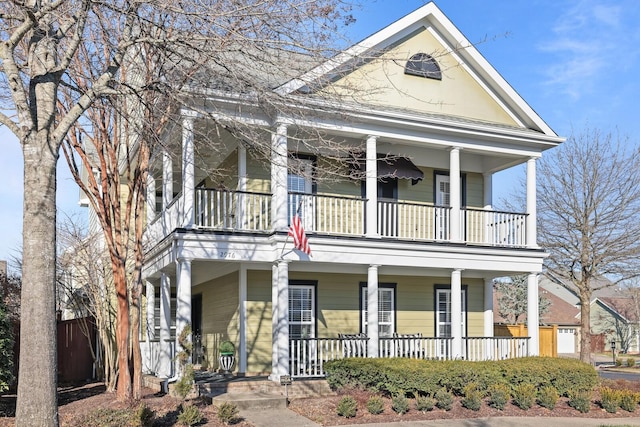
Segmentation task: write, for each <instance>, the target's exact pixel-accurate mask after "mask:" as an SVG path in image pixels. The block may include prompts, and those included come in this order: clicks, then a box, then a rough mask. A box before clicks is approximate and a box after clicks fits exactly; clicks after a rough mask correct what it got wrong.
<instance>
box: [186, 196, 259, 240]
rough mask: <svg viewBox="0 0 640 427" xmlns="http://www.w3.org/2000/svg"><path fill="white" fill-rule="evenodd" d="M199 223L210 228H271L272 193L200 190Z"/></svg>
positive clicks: (197, 198)
mask: <svg viewBox="0 0 640 427" xmlns="http://www.w3.org/2000/svg"><path fill="white" fill-rule="evenodd" d="M195 209H196V210H195V212H196V225H198V226H200V227H206V228H216V229H223V230H243V231H267V230H269V229H270V228H271V194H267V193H249V192H244V191H229V190H214V189H209V188H197V189H196V201H195Z"/></svg>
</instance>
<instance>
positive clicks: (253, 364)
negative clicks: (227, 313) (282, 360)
mask: <svg viewBox="0 0 640 427" xmlns="http://www.w3.org/2000/svg"><path fill="white" fill-rule="evenodd" d="M247 282H248V283H247V355H248V357H249V359H248V361H247V372H248V373H266V372H271V330H272V325H271V272H270V271H248V272H247Z"/></svg>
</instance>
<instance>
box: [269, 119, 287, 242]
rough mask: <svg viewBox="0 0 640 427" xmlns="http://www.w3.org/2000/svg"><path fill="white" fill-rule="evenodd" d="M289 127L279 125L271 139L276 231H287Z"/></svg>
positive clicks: (272, 211) (272, 188)
mask: <svg viewBox="0 0 640 427" xmlns="http://www.w3.org/2000/svg"><path fill="white" fill-rule="evenodd" d="M287 154H288V153H287V126H286V125H283V124H279V125H278V126H277V128H276V132H275V133H274V134H273V136H272V138H271V214H272V217H273V219H272V221H273V229H274V231H284V230H286V229H287V227H288V224H289V219H288V218H287V206H288V204H287V201H288V197H289V195H288V192H287V176H288V171H287Z"/></svg>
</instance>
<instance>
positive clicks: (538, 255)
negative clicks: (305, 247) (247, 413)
mask: <svg viewBox="0 0 640 427" xmlns="http://www.w3.org/2000/svg"><path fill="white" fill-rule="evenodd" d="M275 78H276V77H274V79H275ZM273 90H274V91H276V92H277V93H278V94H280V95H282V96H283V97H284V98H285V99H290V102H291V103H305V106H306V111H307V113H306V115H305V117H304V119H303V118H300V117H299V116H287V115H286V114H280V115H278V116H277V117H276V118H275V119H274V118H273V117H271V116H270V115H268V114H266V113H265V114H263V115H262V116H261V115H260V114H259V113H260V112H259V111H257V112H256V111H254V110H251V109H252V108H255V106H254V105H249V104H250V102H249V101H248V100H247V99H248V98H246V97H245V96H244V94H238V93H226V92H224V91H222V90H210V91H207V92H202V96H201V99H200V100H198V108H206V106H207V105H209V106H215V111H216V112H217V114H219V116H220V118H219V120H220V121H224V120H225V117H227V118H233V120H235V121H242V120H243V119H244V120H246V124H247V125H250V124H251V122H253V123H256V126H258V125H259V126H263V127H266V128H267V129H268V130H269V132H263V133H262V134H261V135H262V138H264V140H263V141H262V142H266V143H268V144H270V158H262V159H261V158H259V157H254V156H251V155H250V154H251V153H250V150H251V141H245V140H242V139H241V138H236V137H235V136H234V135H233V133H232V132H229V133H227V132H225V131H224V130H222V131H216V132H218V138H220V146H221V147H222V146H223V147H224V149H222V148H221V149H220V150H218V151H216V152H215V154H211V155H209V156H208V157H203V159H204V160H202V161H206V162H207V163H208V164H207V165H206V166H207V167H203V166H202V165H200V166H197V165H196V163H197V162H194V158H195V156H196V154H194V153H199V152H201V151H202V150H199V147H200V145H199V143H200V142H199V139H198V137H199V135H201V134H204V133H207V129H208V127H209V126H211V123H210V119H209V120H207V119H205V118H204V116H203V115H202V114H197V113H196V108H193V107H190V105H189V104H188V103H185V105H184V106H183V108H182V110H181V113H182V117H181V120H182V128H181V129H178V130H177V131H173V132H167V144H166V147H168V148H167V153H165V154H164V155H163V156H160V157H159V158H160V159H161V161H158V162H156V163H155V166H154V169H153V170H152V174H153V176H152V177H151V178H150V179H149V186H148V187H149V204H148V226H147V230H146V235H147V239H148V243H149V247H148V251H147V253H146V261H145V267H144V276H145V279H146V283H147V289H146V295H147V300H146V301H147V324H148V326H149V327H148V328H146V333H147V337H146V339H147V342H146V343H143V345H142V346H143V350H144V355H145V366H146V369H147V370H148V371H150V372H154V373H155V374H156V375H158V376H160V377H169V376H171V375H173V374H174V368H173V367H172V364H173V362H172V354H173V353H172V352H173V351H175V346H176V345H177V344H176V343H175V342H174V338H172V337H174V336H175V332H173V333H172V330H173V331H175V330H177V331H180V330H182V328H184V327H185V325H187V324H188V323H191V324H192V328H193V331H194V340H195V341H196V343H197V344H198V348H201V349H202V356H201V357H200V356H198V359H199V361H200V359H201V361H203V363H204V364H205V366H207V367H209V368H211V369H217V368H218V361H217V357H218V354H217V347H218V345H219V343H220V342H221V341H223V340H227V339H228V340H231V341H232V342H234V343H235V345H236V349H237V350H236V358H237V363H236V366H235V368H234V370H235V372H237V373H239V374H245V375H251V374H269V375H270V376H271V378H273V379H278V378H279V377H280V376H281V375H285V374H291V375H293V376H298V377H310V376H321V375H323V370H322V364H323V363H324V362H325V361H326V360H329V359H332V358H336V357H344V356H349V355H355V356H369V357H398V356H411V357H424V358H449V359H454V358H466V359H472V360H478V359H481V360H486V359H495V358H503V357H513V356H517V355H525V354H536V353H537V351H538V350H537V349H538V336H537V332H536V331H533V332H532V333H531V337H529V338H528V339H521V338H518V339H513V338H497V337H493V296H492V279H493V278H495V277H501V276H508V275H514V274H528V277H529V279H528V284H529V296H528V301H529V303H530V304H529V313H528V315H529V319H533V322H534V323H537V317H538V314H537V313H538V307H537V302H538V284H537V280H536V277H537V275H538V273H540V272H541V270H542V262H543V259H544V256H545V254H544V252H543V251H542V250H541V249H540V248H539V247H538V245H537V244H536V188H535V187H536V160H537V159H538V158H540V156H541V155H542V152H543V151H545V150H547V149H549V148H552V147H554V146H556V145H558V144H559V143H561V142H562V141H563V138H561V137H559V136H558V135H556V133H555V132H554V131H553V130H552V129H551V128H550V127H549V126H548V125H547V124H546V123H545V122H544V121H543V120H542V119H541V118H540V117H539V116H538V115H537V114H536V113H535V112H534V110H533V109H532V108H531V107H530V106H529V105H528V104H527V103H526V102H525V101H524V100H523V99H522V98H521V97H520V96H519V95H518V93H517V92H516V91H515V90H514V89H513V88H512V87H511V86H510V85H509V84H508V83H507V82H506V81H505V80H504V79H503V78H502V77H501V76H500V74H499V73H498V72H497V71H496V70H495V69H494V68H493V67H492V66H491V65H490V64H489V63H488V62H487V61H486V60H485V59H484V58H483V56H482V55H481V54H480V53H479V52H478V50H477V49H476V48H475V47H474V46H473V45H472V44H471V43H470V42H469V41H468V40H467V39H466V38H465V37H464V36H463V35H462V33H461V32H460V31H459V30H458V29H457V28H456V27H455V26H454V25H453V23H452V22H451V21H449V19H448V18H447V17H446V16H445V15H444V14H443V13H442V12H441V11H440V10H439V9H438V8H437V7H436V5H435V4H433V3H428V4H426V5H424V6H423V7H421V8H419V9H418V10H416V11H415V12H413V13H411V14H409V15H407V16H405V17H404V18H402V19H400V20H398V21H397V22H395V23H393V24H391V25H389V26H388V27H386V28H384V29H382V30H380V31H379V32H377V33H375V34H373V35H371V36H370V37H368V38H366V39H365V40H363V41H362V42H360V43H358V44H356V45H354V46H352V47H351V48H349V49H347V50H345V51H344V52H342V54H340V55H337V56H336V57H334V58H332V59H331V60H328V61H327V62H326V63H324V64H320V65H318V66H317V67H313V68H311V69H310V70H309V71H308V72H307V73H305V74H302V75H300V76H298V77H297V78H295V79H288V80H286V81H281V82H278V84H277V85H276V86H275V87H274V89H273ZM329 95H330V96H331V97H332V100H331V102H323V98H324V96H327V97H328V96H329ZM336 96H338V98H339V99H340V102H336ZM245 101H246V103H247V105H244V104H243V103H244V102H245ZM194 102H195V101H194ZM249 110H251V111H252V114H251V115H243V114H244V113H245V112H246V111H249ZM223 113H224V114H223ZM209 133H211V132H209ZM320 134H322V135H324V136H323V138H327V139H330V138H333V140H334V141H337V142H336V143H339V144H340V147H341V148H347V149H349V150H348V151H351V152H352V153H354V154H353V156H352V159H351V161H347V160H345V162H344V165H338V166H336V170H342V173H338V174H336V175H335V177H334V179H331V180H323V179H321V177H320V175H321V174H320V173H319V172H318V171H320V170H321V168H322V167H323V165H326V164H328V163H331V162H337V161H338V160H336V159H334V158H332V156H330V155H329V154H327V156H324V155H323V154H322V152H312V151H311V150H307V148H306V147H310V146H313V144H314V141H313V138H314V137H315V136H314V135H320ZM256 135H260V133H256ZM301 142H303V143H301ZM170 147H173V149H172V148H170ZM171 151H173V152H178V153H180V154H179V156H177V157H176V156H173V155H171ZM176 159H178V160H176ZM199 161H200V160H199ZM518 164H526V189H523V191H526V195H525V194H523V196H524V197H523V199H526V209H525V211H523V212H500V211H496V210H495V209H494V207H493V205H492V183H493V176H494V174H495V173H496V172H499V171H502V170H504V169H507V168H510V167H512V166H514V165H518ZM340 168H342V169H340ZM208 170H217V171H225V172H224V174H222V176H221V174H220V173H218V174H216V175H215V176H214V175H210V174H208V172H207V171H208ZM156 195H159V196H160V197H156ZM296 213H298V214H299V216H300V218H301V222H302V225H303V226H304V229H305V231H306V234H307V236H308V239H309V244H310V247H311V255H310V256H309V255H307V254H305V253H304V252H302V251H299V250H297V249H294V248H293V242H292V239H291V237H289V236H288V229H289V226H290V224H291V221H292V218H293V217H294V215H296ZM509 346H511V347H509Z"/></svg>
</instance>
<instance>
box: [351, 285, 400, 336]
mask: <svg viewBox="0 0 640 427" xmlns="http://www.w3.org/2000/svg"><path fill="white" fill-rule="evenodd" d="M383 292H388V293H390V294H391V315H390V318H391V321H389V322H382V321H380V319H382V316H381V315H380V304H379V303H378V333H379V337H380V338H386V337H391V336H393V333H394V332H395V331H396V298H395V297H396V295H395V287H391V286H382V285H379V286H378V301H382V298H381V296H380V294H381V293H383ZM361 293H362V295H361V298H362V307H361V309H360V318H361V319H362V332H363V333H365V334H366V333H367V327H368V324H367V308H368V303H369V301H368V298H367V286H362V291H361ZM385 325H389V326H390V332H389V333H388V334H383V333H382V331H381V330H380V327H381V326H385Z"/></svg>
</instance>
